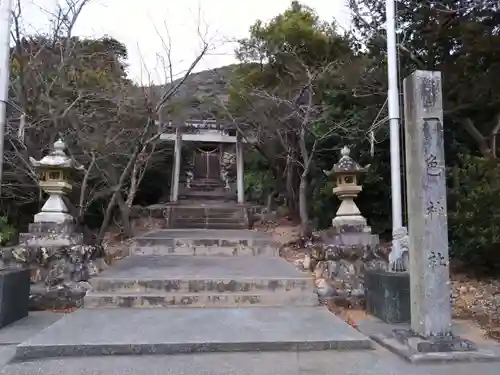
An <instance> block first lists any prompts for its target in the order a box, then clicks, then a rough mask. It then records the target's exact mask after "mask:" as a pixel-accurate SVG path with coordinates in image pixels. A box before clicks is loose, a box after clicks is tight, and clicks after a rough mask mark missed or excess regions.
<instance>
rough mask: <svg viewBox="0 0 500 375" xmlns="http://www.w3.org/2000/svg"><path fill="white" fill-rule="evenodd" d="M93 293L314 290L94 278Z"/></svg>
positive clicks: (248, 281)
mask: <svg viewBox="0 0 500 375" xmlns="http://www.w3.org/2000/svg"><path fill="white" fill-rule="evenodd" d="M90 285H92V291H93V292H108V293H155V292H162V293H172V292H176V293H243V292H245V293H247V292H248V293H257V292H301V291H311V290H313V289H314V285H313V281H312V279H304V278H260V279H257V278H238V279H236V278H232V279H217V278H211V279H200V278H188V279H186V278H173V279H144V278H141V279H130V278H107V277H95V278H92V279H91V280H90Z"/></svg>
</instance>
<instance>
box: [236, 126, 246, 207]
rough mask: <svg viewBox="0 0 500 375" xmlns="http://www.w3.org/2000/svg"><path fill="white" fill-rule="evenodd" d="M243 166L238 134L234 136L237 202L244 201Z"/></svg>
mask: <svg viewBox="0 0 500 375" xmlns="http://www.w3.org/2000/svg"><path fill="white" fill-rule="evenodd" d="M244 166H245V163H244V161H243V144H242V142H241V136H240V135H238V136H237V138H236V190H237V192H238V203H240V204H243V203H244V202H245V184H244V180H243V179H244V177H243V176H244Z"/></svg>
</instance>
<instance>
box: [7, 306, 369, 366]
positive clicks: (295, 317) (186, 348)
mask: <svg viewBox="0 0 500 375" xmlns="http://www.w3.org/2000/svg"><path fill="white" fill-rule="evenodd" d="M372 348H373V346H372V343H371V340H370V339H369V338H368V337H366V336H365V335H363V334H362V333H360V332H358V331H356V330H355V329H354V328H352V327H350V326H349V325H348V324H347V323H345V322H344V321H343V320H342V319H340V318H338V317H336V316H335V315H334V314H332V313H330V312H329V311H328V310H327V309H326V308H324V307H294V306H287V307H254V308H203V309H176V308H175V309H80V310H78V311H76V312H74V313H71V314H67V315H66V316H65V317H64V318H62V319H60V320H59V321H58V322H56V323H55V324H53V325H52V326H50V327H48V328H46V329H44V330H42V331H41V332H40V333H38V334H36V335H35V336H32V337H31V338H30V339H28V340H27V341H25V342H23V343H21V344H20V345H18V346H17V347H16V355H15V357H16V359H18V360H27V359H37V358H49V357H77V356H78V357H85V356H87V357H88V356H104V355H107V356H109V355H155V354H156V355H167V354H181V353H182V354H186V353H199V352H264V351H267V352H269V351H278V352H283V351H292V352H295V353H296V352H301V351H313V350H316V351H319V350H366V349H372ZM187 360H189V358H187ZM222 372H224V371H222ZM106 373H109V371H108V372H106ZM198 373H199V372H198ZM249 373H253V372H252V371H250V372H249Z"/></svg>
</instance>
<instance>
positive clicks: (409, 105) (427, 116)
mask: <svg viewBox="0 0 500 375" xmlns="http://www.w3.org/2000/svg"><path fill="white" fill-rule="evenodd" d="M404 94H405V102H406V105H405V136H406V164H407V168H406V179H407V192H408V228H409V248H410V249H411V251H410V290H411V328H412V330H413V331H414V332H416V333H418V334H421V335H423V336H444V335H449V334H450V333H451V302H450V285H449V279H450V272H449V257H448V219H447V215H446V171H445V161H444V136H443V103H442V93H441V73H440V72H429V71H416V72H415V73H413V74H412V75H411V76H410V77H408V78H406V79H405V81H404Z"/></svg>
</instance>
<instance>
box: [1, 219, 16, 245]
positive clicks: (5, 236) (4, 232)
mask: <svg viewBox="0 0 500 375" xmlns="http://www.w3.org/2000/svg"><path fill="white" fill-rule="evenodd" d="M16 236H17V230H16V228H14V226H12V225H11V224H10V223H9V220H8V219H7V217H6V216H0V246H5V245H6V244H8V243H9V242H10V241H12V240H13V239H14V238H15V237H16Z"/></svg>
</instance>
